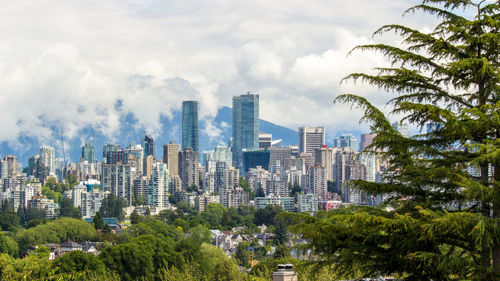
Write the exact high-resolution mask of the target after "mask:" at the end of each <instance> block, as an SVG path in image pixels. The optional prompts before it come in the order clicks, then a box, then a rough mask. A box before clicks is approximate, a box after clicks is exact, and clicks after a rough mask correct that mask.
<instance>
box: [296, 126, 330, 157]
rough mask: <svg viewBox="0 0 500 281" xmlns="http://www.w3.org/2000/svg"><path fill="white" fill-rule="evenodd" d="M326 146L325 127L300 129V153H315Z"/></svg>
mask: <svg viewBox="0 0 500 281" xmlns="http://www.w3.org/2000/svg"><path fill="white" fill-rule="evenodd" d="M324 144H325V128H324V127H307V126H306V127H300V128H299V153H311V154H313V153H314V150H315V149H316V148H321V147H322V146H323V145H324Z"/></svg>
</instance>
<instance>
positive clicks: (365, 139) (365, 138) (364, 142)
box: [359, 133, 377, 151]
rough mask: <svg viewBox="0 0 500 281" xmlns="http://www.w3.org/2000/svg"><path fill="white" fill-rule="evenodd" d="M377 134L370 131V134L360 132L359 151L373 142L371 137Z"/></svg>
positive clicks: (373, 137)
mask: <svg viewBox="0 0 500 281" xmlns="http://www.w3.org/2000/svg"><path fill="white" fill-rule="evenodd" d="M376 136H377V134H375V133H370V134H362V135H361V142H360V143H359V151H363V150H365V149H366V148H367V147H368V146H369V145H371V144H372V143H373V139H375V137H376Z"/></svg>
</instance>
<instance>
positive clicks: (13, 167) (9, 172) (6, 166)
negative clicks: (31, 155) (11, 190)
mask: <svg viewBox="0 0 500 281" xmlns="http://www.w3.org/2000/svg"><path fill="white" fill-rule="evenodd" d="M16 176H17V157H16V156H13V155H7V156H4V157H3V160H2V159H0V178H2V179H4V178H9V177H16Z"/></svg>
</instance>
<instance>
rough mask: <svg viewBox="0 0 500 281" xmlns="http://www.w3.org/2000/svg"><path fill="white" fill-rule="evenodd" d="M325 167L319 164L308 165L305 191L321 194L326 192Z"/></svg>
mask: <svg viewBox="0 0 500 281" xmlns="http://www.w3.org/2000/svg"><path fill="white" fill-rule="evenodd" d="M327 188H328V184H327V180H326V169H325V168H324V167H321V166H319V165H316V166H314V167H310V168H309V171H308V172H307V192H308V193H313V194H314V195H316V196H323V195H324V194H325V193H326V192H327Z"/></svg>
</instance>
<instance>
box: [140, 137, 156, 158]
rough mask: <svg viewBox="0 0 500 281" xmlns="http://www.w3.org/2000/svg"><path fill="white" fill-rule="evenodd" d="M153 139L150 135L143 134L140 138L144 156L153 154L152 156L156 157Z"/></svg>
mask: <svg viewBox="0 0 500 281" xmlns="http://www.w3.org/2000/svg"><path fill="white" fill-rule="evenodd" d="M155 145H156V144H155V140H154V139H153V137H152V136H151V135H145V136H144V138H143V139H142V148H143V149H144V158H146V157H148V156H149V155H153V158H154V157H156V149H155Z"/></svg>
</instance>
